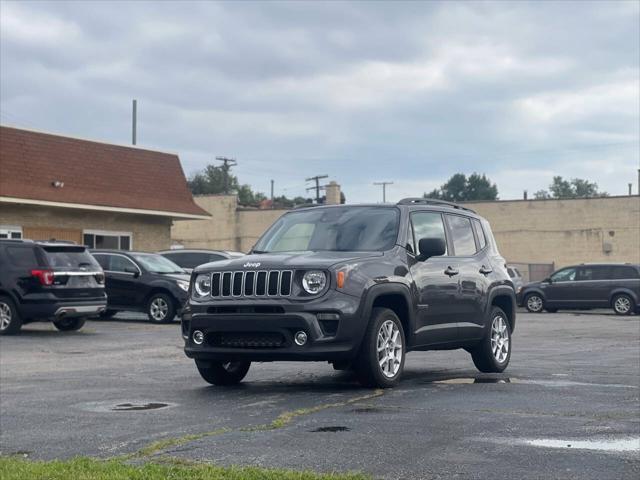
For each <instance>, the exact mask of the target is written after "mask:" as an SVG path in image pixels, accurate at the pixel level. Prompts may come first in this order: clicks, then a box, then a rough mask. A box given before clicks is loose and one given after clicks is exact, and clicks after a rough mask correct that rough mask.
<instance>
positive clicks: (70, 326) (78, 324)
mask: <svg viewBox="0 0 640 480" xmlns="http://www.w3.org/2000/svg"><path fill="white" fill-rule="evenodd" d="M84 322H85V319H84V318H79V317H70V318H62V319H60V320H54V322H53V325H54V326H55V327H56V328H57V329H58V330H60V331H61V332H73V331H75V330H80V329H81V328H82V327H83V326H84Z"/></svg>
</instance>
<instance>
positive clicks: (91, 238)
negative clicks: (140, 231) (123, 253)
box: [83, 230, 132, 250]
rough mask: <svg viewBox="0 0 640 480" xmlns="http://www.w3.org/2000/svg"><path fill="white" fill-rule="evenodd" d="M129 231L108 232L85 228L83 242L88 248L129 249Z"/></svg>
mask: <svg viewBox="0 0 640 480" xmlns="http://www.w3.org/2000/svg"><path fill="white" fill-rule="evenodd" d="M131 237H132V235H131V233H130V232H109V231H103V230H85V231H84V235H83V243H84V244H85V245H86V246H87V247H88V248H97V249H108V250H131V243H132V242H131Z"/></svg>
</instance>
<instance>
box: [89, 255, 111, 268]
mask: <svg viewBox="0 0 640 480" xmlns="http://www.w3.org/2000/svg"><path fill="white" fill-rule="evenodd" d="M93 258H95V259H96V261H97V262H98V263H99V264H100V266H101V267H102V269H103V270H109V255H98V254H96V255H94V256H93Z"/></svg>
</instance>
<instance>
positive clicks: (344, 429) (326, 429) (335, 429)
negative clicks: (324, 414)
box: [311, 426, 351, 433]
mask: <svg viewBox="0 0 640 480" xmlns="http://www.w3.org/2000/svg"><path fill="white" fill-rule="evenodd" d="M349 430H351V429H350V428H347V427H342V426H339V427H320V428H316V429H315V430H311V431H312V432H313V433H317V432H331V433H333V432H348V431H349Z"/></svg>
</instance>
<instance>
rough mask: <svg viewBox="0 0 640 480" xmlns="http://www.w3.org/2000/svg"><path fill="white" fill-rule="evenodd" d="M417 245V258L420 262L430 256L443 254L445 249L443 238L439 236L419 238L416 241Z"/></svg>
mask: <svg viewBox="0 0 640 480" xmlns="http://www.w3.org/2000/svg"><path fill="white" fill-rule="evenodd" d="M418 247H419V248H420V255H418V260H420V261H421V262H424V261H425V260H427V259H428V258H431V257H439V256H440V255H444V254H445V252H446V251H447V247H446V245H445V243H444V240H442V239H441V238H421V239H420V241H418Z"/></svg>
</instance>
